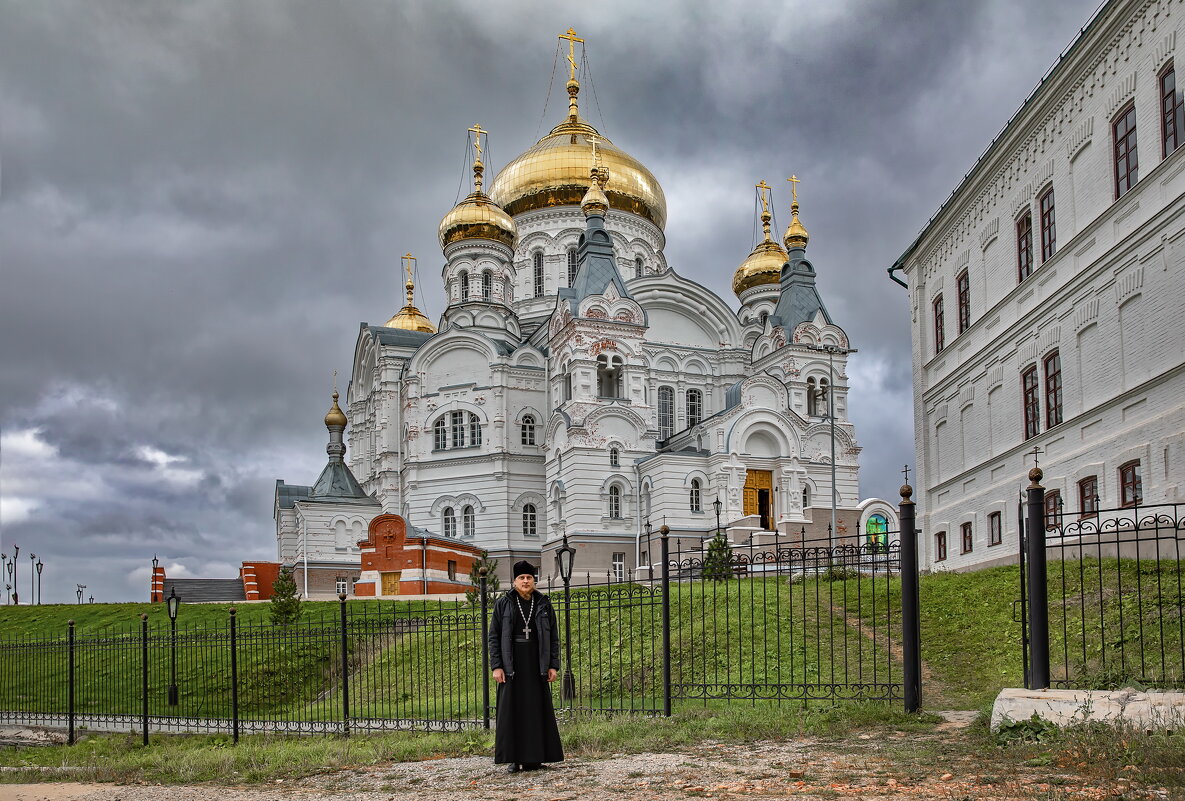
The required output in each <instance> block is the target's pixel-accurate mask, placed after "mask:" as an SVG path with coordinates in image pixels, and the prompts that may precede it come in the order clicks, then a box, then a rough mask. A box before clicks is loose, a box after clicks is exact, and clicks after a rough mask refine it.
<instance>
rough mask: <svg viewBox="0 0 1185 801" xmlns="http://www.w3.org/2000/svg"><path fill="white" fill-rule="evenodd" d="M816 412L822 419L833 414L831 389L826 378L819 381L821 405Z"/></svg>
mask: <svg viewBox="0 0 1185 801" xmlns="http://www.w3.org/2000/svg"><path fill="white" fill-rule="evenodd" d="M816 411H817V412H818V413H819V416H820V417H827V416H828V415H830V414H831V387H830V386H828V384H827V379H826V378H820V379H819V405H818V408H817V409H816Z"/></svg>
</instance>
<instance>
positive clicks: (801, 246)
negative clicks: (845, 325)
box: [770, 199, 835, 331]
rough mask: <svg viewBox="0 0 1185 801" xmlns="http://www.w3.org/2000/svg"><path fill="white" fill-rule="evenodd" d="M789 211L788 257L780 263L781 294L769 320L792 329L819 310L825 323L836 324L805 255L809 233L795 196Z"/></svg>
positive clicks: (807, 320)
mask: <svg viewBox="0 0 1185 801" xmlns="http://www.w3.org/2000/svg"><path fill="white" fill-rule="evenodd" d="M790 215H791V219H790V225H789V227H787V229H786V237H785V242H786V250H787V256H788V258H787V261H786V263H785V264H784V265H782V278H781V281H780V286H781V294H780V295H779V296H778V305H777V306H775V307H774V311H773V314H771V315H770V323H771V324H773V325H780V326H781V327H782V328H784V329H786V330H787V331H792V330H794V327H795V326H797V325H798V324H799V323H804V322H809V321H811V320H814V319H815V316H816V315H817V314H818V313H819V312H822V313H823V319H824V320H826V321H827V324H828V325H835V323H834V321H833V320H832V319H831V315H830V314H828V313H827V307H826V306H824V305H823V299H822V298H821V297H819V290H818V289H817V288H816V287H815V268H814V266H813V265H812V264H811V263H810V262H809V261H807V259H806V244H807V239H808V236H807V231H806V228H805V227H804V226H803V224H802V223H801V222H800V221H799V219H798V200H797V199H795V201H794V203H793V204H792V205H791V206H790Z"/></svg>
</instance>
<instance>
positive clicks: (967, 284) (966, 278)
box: [955, 270, 971, 334]
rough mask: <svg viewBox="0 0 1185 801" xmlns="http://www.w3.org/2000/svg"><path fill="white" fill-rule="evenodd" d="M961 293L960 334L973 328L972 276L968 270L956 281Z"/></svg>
mask: <svg viewBox="0 0 1185 801" xmlns="http://www.w3.org/2000/svg"><path fill="white" fill-rule="evenodd" d="M955 286H956V287H957V288H958V293H959V333H960V334H961V333H963V332H964V331H966V330H967V329H968V328H970V327H971V276H970V275H969V274H968V272H967V271H966V270H963V272H961V273H959V277H958V278H956V279H955Z"/></svg>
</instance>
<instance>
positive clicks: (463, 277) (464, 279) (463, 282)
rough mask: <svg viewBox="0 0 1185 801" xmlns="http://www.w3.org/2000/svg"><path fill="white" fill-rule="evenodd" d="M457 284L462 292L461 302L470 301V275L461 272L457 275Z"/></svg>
mask: <svg viewBox="0 0 1185 801" xmlns="http://www.w3.org/2000/svg"><path fill="white" fill-rule="evenodd" d="M457 283H458V285H459V286H460V290H461V300H469V273H467V272H465V271H464V270H461V272H460V274H458V275H457Z"/></svg>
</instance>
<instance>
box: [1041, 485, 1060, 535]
mask: <svg viewBox="0 0 1185 801" xmlns="http://www.w3.org/2000/svg"><path fill="white" fill-rule="evenodd" d="M1061 524H1062V494H1061V492H1059V491H1058V490H1046V491H1045V530H1046V531H1053V530H1055V529H1057V528H1059V527H1060V526H1061Z"/></svg>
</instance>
